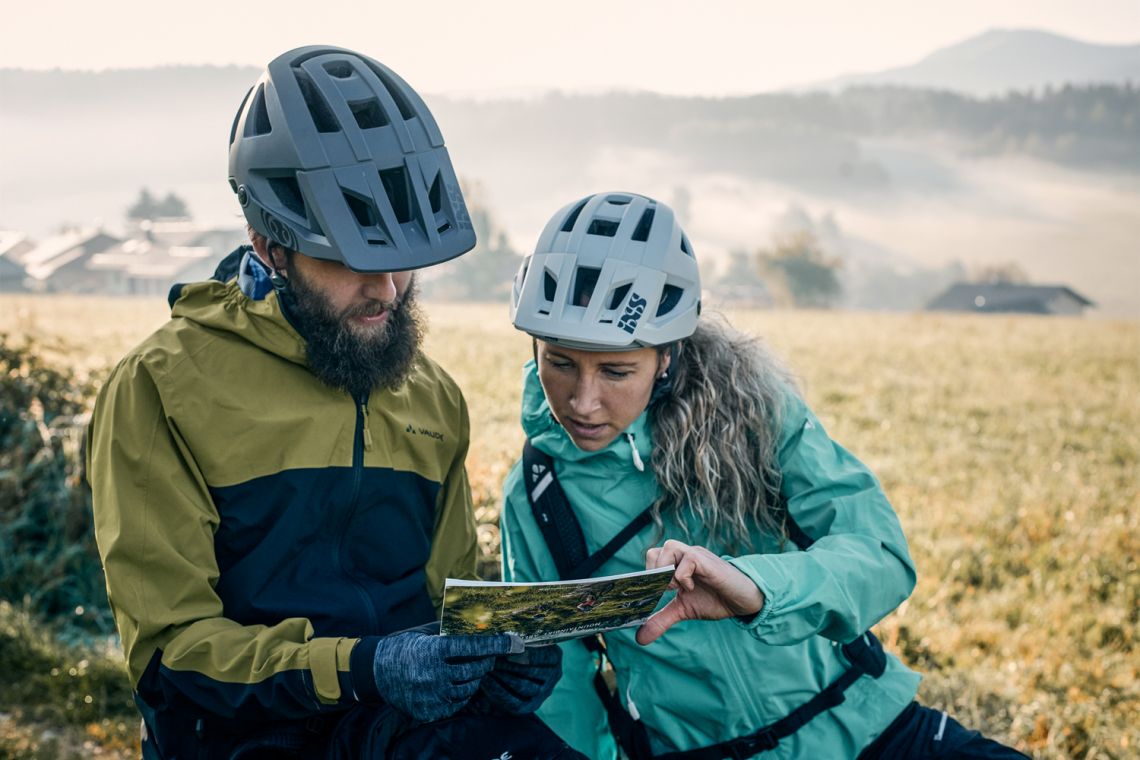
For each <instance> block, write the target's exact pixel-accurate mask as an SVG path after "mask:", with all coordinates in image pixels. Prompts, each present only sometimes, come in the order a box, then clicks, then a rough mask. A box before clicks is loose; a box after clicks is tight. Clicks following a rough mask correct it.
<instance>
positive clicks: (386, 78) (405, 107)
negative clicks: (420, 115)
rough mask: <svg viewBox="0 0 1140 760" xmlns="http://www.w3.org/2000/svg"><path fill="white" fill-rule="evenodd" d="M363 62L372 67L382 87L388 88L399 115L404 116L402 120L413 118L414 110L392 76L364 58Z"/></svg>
mask: <svg viewBox="0 0 1140 760" xmlns="http://www.w3.org/2000/svg"><path fill="white" fill-rule="evenodd" d="M364 62H365V63H367V64H368V68H370V69H372V73H373V74H375V75H376V78H377V79H379V80H380V82H381V83H382V84H383V85H384V89H386V90H388V94H389V95H391V96H392V100H394V101H396V108H399V109H400V115H401V116H403V117H404V121H407V120H408V119H412V118H415V115H416V112H415V109H413V108H412V104H411V103H409V102H408V99H407V98H406V97H405V96H404V92H403V88H402V87H400V85H399V84H398V83H397V82H396V81H395V80H394V79H392V76H391V75H390V74H388V72H386V71H384V70H383V69H381V68H379V67H377V66H374V65H373V63H372V61H370V60H369V59H367V58H365V59H364Z"/></svg>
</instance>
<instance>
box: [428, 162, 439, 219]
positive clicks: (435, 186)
mask: <svg viewBox="0 0 1140 760" xmlns="http://www.w3.org/2000/svg"><path fill="white" fill-rule="evenodd" d="M428 203H430V204H431V212H432V213H433V214H438V213H439V210H440V209H441V208H443V172H436V173H435V179H434V180H432V183H431V189H430V190H428Z"/></svg>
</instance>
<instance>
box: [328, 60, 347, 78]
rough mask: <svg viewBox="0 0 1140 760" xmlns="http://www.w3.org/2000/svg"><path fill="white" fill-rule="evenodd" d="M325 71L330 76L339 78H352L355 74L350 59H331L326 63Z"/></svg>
mask: <svg viewBox="0 0 1140 760" xmlns="http://www.w3.org/2000/svg"><path fill="white" fill-rule="evenodd" d="M325 71H327V72H328V73H329V76H331V77H335V78H337V79H350V78H351V77H352V74H353V71H352V66H350V65H349V64H348V61H330V62H329V63H326V64H325Z"/></svg>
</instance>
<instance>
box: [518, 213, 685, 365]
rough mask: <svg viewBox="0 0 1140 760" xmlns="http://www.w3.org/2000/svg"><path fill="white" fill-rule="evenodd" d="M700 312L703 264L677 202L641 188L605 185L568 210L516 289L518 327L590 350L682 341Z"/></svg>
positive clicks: (550, 228)
mask: <svg viewBox="0 0 1140 760" xmlns="http://www.w3.org/2000/svg"><path fill="white" fill-rule="evenodd" d="M700 312H701V276H700V271H699V270H698V268H697V261H696V259H695V258H694V257H693V249H692V246H690V245H689V240H688V238H687V237H686V236H685V233H684V231H683V230H682V229H681V226H680V225H679V224H678V223H677V219H676V217H675V216H674V214H673V210H672V209H671V208H669V207H668V206H666V205H665V204H664V203H661V202H660V201H655V200H653V199H652V198H647V197H645V196H644V195H637V194H636V193H598V194H596V195H591V196H589V197H587V198H583V199H582V200H580V201H578V202H576V203H571V204H570V205H568V206H565V207H563V208H562V209H560V210H559V211H558V213H556V214H555V215H554V216H553V217H551V219H550V221H549V222H547V224H546V228H545V229H544V230H543V231H542V235H541V236H540V237H539V239H538V244H537V245H536V246H535V249H534V253H533V254H532V255H530V256H529V257H527V258H526V259H525V260H524V261H523V262H522V265H521V266H520V267H519V271H518V274H517V275H516V276H515V283H514V288H513V289H512V293H511V321H512V322H513V323H514V326H515V327H516V328H517V329H519V330H523V331H524V332H527V333H530V334H531V335H533V336H535V337H536V338H540V339H542V340H545V341H548V342H551V343H558V344H561V345H564V346H569V347H570V348H579V349H583V350H586V351H628V350H632V349H636V348H640V347H643V346H664V345H667V344H669V343H673V342H674V341H678V340H682V339H684V338H687V337H689V336H690V335H692V334H693V331H694V330H695V329H696V327H697V316H698V315H699V314H700Z"/></svg>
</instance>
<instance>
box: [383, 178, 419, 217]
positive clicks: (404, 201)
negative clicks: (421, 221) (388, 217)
mask: <svg viewBox="0 0 1140 760" xmlns="http://www.w3.org/2000/svg"><path fill="white" fill-rule="evenodd" d="M380 182H381V183H383V185H384V192H386V193H387V194H388V202H389V203H391V204H392V212H393V213H394V214H395V215H396V221H397V222H399V223H400V224H407V223H408V222H410V221H412V193H411V188H409V187H408V173H407V172H406V171H404V167H402V166H397V167H396V168H395V169H381V170H380Z"/></svg>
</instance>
